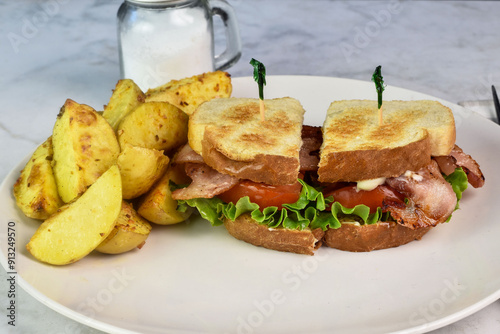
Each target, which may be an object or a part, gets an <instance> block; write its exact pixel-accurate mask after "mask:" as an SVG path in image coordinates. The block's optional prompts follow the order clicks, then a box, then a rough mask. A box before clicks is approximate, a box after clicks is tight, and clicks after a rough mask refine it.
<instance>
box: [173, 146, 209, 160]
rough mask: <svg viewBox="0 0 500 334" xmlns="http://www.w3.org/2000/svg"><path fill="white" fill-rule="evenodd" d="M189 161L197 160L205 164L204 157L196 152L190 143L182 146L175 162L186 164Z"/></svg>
mask: <svg viewBox="0 0 500 334" xmlns="http://www.w3.org/2000/svg"><path fill="white" fill-rule="evenodd" d="M188 162H196V163H200V164H203V163H205V162H204V161H203V158H202V157H201V155H199V154H198V153H196V152H195V151H194V150H193V149H192V148H191V146H189V144H186V145H184V146H182V147H181V148H180V149H179V151H178V152H177V154H176V155H175V157H174V160H173V163H176V164H184V163H188Z"/></svg>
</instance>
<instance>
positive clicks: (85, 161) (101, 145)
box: [52, 99, 120, 203]
mask: <svg viewBox="0 0 500 334" xmlns="http://www.w3.org/2000/svg"><path fill="white" fill-rule="evenodd" d="M52 146H53V149H54V159H53V161H52V168H53V170H54V176H55V179H56V183H57V189H58V192H59V196H60V197H61V199H62V200H63V201H64V202H65V203H68V202H70V201H72V200H73V199H75V198H76V197H78V196H80V195H81V194H82V193H83V192H84V191H85V190H86V189H87V187H88V186H90V185H91V184H92V183H94V182H95V181H96V180H97V179H98V178H99V177H100V176H101V175H102V173H104V172H105V171H106V170H108V168H109V167H111V166H112V165H114V164H115V162H116V158H117V157H118V154H119V153H120V147H119V145H118V141H117V139H116V136H115V133H114V131H113V129H112V128H111V126H110V125H109V124H108V122H107V121H106V120H105V119H104V118H103V117H102V116H101V115H100V114H98V113H97V112H96V111H95V110H94V109H92V108H91V107H89V106H87V105H84V104H78V103H76V102H75V101H73V100H70V99H68V100H66V102H65V104H64V106H63V107H62V108H61V111H60V113H59V115H58V116H57V120H56V122H55V124H54V130H53V133H52Z"/></svg>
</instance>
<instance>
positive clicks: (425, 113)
mask: <svg viewBox="0 0 500 334" xmlns="http://www.w3.org/2000/svg"><path fill="white" fill-rule="evenodd" d="M455 137H456V132H455V122H454V118H453V113H452V111H451V110H450V109H449V108H447V107H445V106H444V105H442V104H441V103H439V102H437V101H387V102H384V104H383V123H382V124H379V120H378V113H377V102H376V101H367V100H351V101H336V102H333V103H332V104H331V105H330V107H329V109H328V112H327V116H326V119H325V122H324V125H323V143H322V146H321V153H320V162H319V166H318V180H319V182H320V183H321V185H322V187H324V190H323V192H324V195H325V197H330V196H331V198H332V200H333V202H332V203H331V210H332V212H335V213H336V215H337V217H338V222H336V224H333V225H332V224H330V225H328V226H326V225H325V226H322V227H323V229H324V230H325V236H324V243H325V244H326V245H327V246H330V247H333V248H337V249H341V250H347V251H356V252H358V251H361V252H363V251H371V250H377V249H384V248H390V247H397V246H400V245H403V244H406V243H408V242H411V241H413V240H418V239H420V238H422V236H423V235H425V234H426V233H427V232H428V231H429V230H430V229H431V228H433V227H434V226H436V225H438V224H440V223H444V222H446V221H448V220H449V219H450V217H451V214H452V213H453V211H454V210H455V209H456V208H457V207H458V200H459V199H460V198H461V192H462V191H464V190H465V188H466V187H467V181H468V174H470V177H469V178H475V179H477V180H481V181H480V182H474V181H473V185H474V186H482V183H484V176H483V175H482V173H481V171H480V169H479V165H478V164H477V163H476V162H475V161H474V160H473V159H472V158H471V157H470V156H467V155H465V154H464V153H463V152H462V153H461V159H458V160H457V159H455V158H454V157H453V155H455V156H457V153H458V151H461V150H460V148H458V147H457V146H456V145H455ZM442 161H448V162H453V163H452V165H450V166H449V168H447V169H446V171H445V172H443V170H442V167H443V166H444V165H446V163H444V162H442ZM440 162H441V163H440ZM457 162H458V163H457ZM440 166H441V167H440ZM467 166H469V168H467ZM357 212H359V214H357Z"/></svg>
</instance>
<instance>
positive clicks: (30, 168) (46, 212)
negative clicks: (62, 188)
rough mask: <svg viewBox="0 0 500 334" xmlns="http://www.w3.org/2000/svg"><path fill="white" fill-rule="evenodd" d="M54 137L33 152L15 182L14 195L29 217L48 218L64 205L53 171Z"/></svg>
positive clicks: (18, 204)
mask: <svg viewBox="0 0 500 334" xmlns="http://www.w3.org/2000/svg"><path fill="white" fill-rule="evenodd" d="M52 155H53V151H52V137H49V138H48V139H47V140H46V141H45V142H44V143H43V144H42V145H40V146H38V148H37V149H36V150H35V152H33V155H32V156H31V158H30V160H29V161H28V163H27V164H26V166H25V167H24V169H23V170H22V171H21V175H20V176H19V178H18V179H17V181H16V183H15V184H14V197H15V198H16V204H17V206H18V207H19V209H21V211H22V212H23V213H24V214H25V215H26V216H27V217H29V218H34V219H42V220H43V219H47V218H49V216H50V215H51V214H53V213H54V212H56V211H57V209H58V208H59V207H60V206H61V205H63V204H64V203H63V201H62V200H61V198H60V197H59V194H58V192H57V185H56V180H55V178H54V173H53V172H52V165H51V160H52Z"/></svg>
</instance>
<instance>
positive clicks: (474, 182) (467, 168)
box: [434, 145, 484, 188]
mask: <svg viewBox="0 0 500 334" xmlns="http://www.w3.org/2000/svg"><path fill="white" fill-rule="evenodd" d="M434 160H436V162H437V163H438V165H439V168H440V169H441V171H442V172H443V173H444V174H446V175H450V174H451V173H453V172H454V171H455V168H457V167H462V169H463V170H464V172H465V174H467V180H468V181H469V183H470V184H471V186H473V187H474V188H480V187H482V186H483V185H484V175H483V173H482V172H481V169H480V168H479V164H478V163H477V162H476V161H475V160H474V159H472V157H471V156H470V155H468V154H465V153H464V151H463V150H462V149H461V148H460V147H458V146H457V145H455V147H453V149H452V150H451V153H450V155H448V156H439V157H434Z"/></svg>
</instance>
